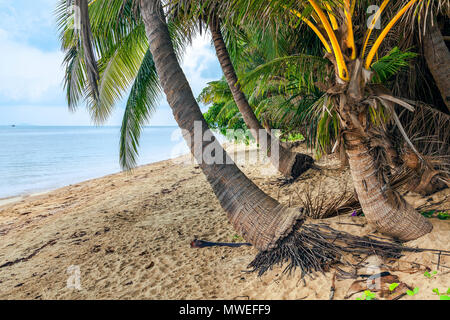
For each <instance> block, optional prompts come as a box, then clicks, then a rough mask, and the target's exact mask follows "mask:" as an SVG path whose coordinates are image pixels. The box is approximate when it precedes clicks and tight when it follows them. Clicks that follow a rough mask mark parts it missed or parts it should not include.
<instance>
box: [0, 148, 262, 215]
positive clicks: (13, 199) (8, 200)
mask: <svg viewBox="0 0 450 320" xmlns="http://www.w3.org/2000/svg"><path fill="white" fill-rule="evenodd" d="M221 145H222V147H223V148H224V149H225V150H227V152H235V153H238V155H237V156H238V157H239V153H240V152H242V151H243V150H248V151H252V150H255V149H257V146H256V145H255V144H249V145H245V144H243V143H234V142H229V141H226V142H222V143H221ZM230 155H232V154H231V153H230ZM190 156H191V154H190V153H185V154H182V155H178V156H175V157H172V158H168V159H163V160H158V161H155V162H150V163H147V164H142V165H139V166H137V167H136V168H133V169H132V170H131V172H132V171H134V170H138V169H139V168H142V167H146V166H150V165H153V164H158V163H161V162H166V161H171V160H172V161H174V162H177V161H185V159H186V157H190ZM121 173H127V171H123V170H122V171H119V172H113V173H110V174H107V175H103V176H99V177H94V178H90V179H86V180H81V181H79V182H74V183H69V184H67V185H63V186H60V187H55V188H51V189H43V190H36V191H33V192H28V193H27V192H25V193H22V194H17V195H12V196H7V197H4V198H1V197H0V209H1V208H2V207H4V206H7V205H11V204H15V203H17V202H20V201H23V200H25V199H29V198H34V197H38V196H41V195H45V194H48V193H51V192H55V191H58V190H60V189H64V188H67V187H70V186H73V185H78V184H82V183H86V182H89V181H95V180H99V179H103V178H106V177H110V176H114V175H117V174H121Z"/></svg>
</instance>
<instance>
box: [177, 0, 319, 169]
mask: <svg viewBox="0 0 450 320" xmlns="http://www.w3.org/2000/svg"><path fill="white" fill-rule="evenodd" d="M169 4H170V2H169ZM169 12H171V15H172V16H173V17H174V18H175V19H181V20H184V23H185V24H186V25H192V26H193V27H195V28H198V25H197V23H196V22H197V21H199V22H200V24H204V25H205V27H206V29H207V28H209V30H210V31H211V35H212V40H213V44H214V48H215V50H216V55H217V58H218V60H219V63H220V66H221V68H222V71H223V74H224V76H225V79H226V81H227V83H228V86H229V87H230V90H231V93H232V96H233V99H234V101H235V103H236V106H237V108H238V109H239V112H240V114H241V116H242V118H243V119H244V122H245V124H246V125H247V128H248V129H250V130H251V132H252V134H253V135H255V138H256V141H257V142H258V143H260V146H261V147H262V149H263V151H264V152H265V153H266V154H267V155H268V156H269V157H270V159H271V160H272V163H273V164H274V166H275V167H276V168H277V169H278V170H279V171H280V172H281V173H282V174H283V175H284V176H286V177H292V178H297V177H298V176H299V175H301V174H302V173H303V172H304V171H306V170H308V169H309V168H310V167H311V165H312V164H313V162H314V160H313V159H312V158H311V157H310V156H308V155H305V154H300V153H295V152H291V151H290V150H288V149H286V148H285V147H284V146H283V145H282V144H281V143H280V141H279V140H278V139H277V138H276V137H274V136H273V135H271V134H270V133H269V132H268V131H267V130H266V129H265V128H264V127H263V126H262V125H261V123H260V122H259V121H258V119H257V117H256V116H255V113H254V111H253V108H252V107H251V106H250V104H249V102H248V100H247V97H246V95H245V93H244V92H243V91H242V90H241V86H240V84H239V83H238V77H237V74H236V71H235V67H234V65H233V62H232V59H231V57H230V54H229V52H228V49H227V46H226V44H225V40H224V37H223V34H222V27H223V26H222V25H221V19H220V18H219V17H218V16H217V15H216V14H215V13H214V10H213V9H212V8H205V7H204V3H203V1H192V2H188V3H187V4H185V5H184V6H179V5H175V6H174V7H173V8H169ZM205 12H207V14H206V15H205V14H204V13H205ZM234 29H235V28H230V29H229V30H227V31H229V32H234V31H235V32H239V30H237V31H236V30H234ZM269 131H270V130H269ZM272 140H273V141H272ZM261 142H263V143H262V144H261ZM273 147H275V148H276V149H277V151H278V152H277V153H278V155H277V156H276V157H275V156H274V157H272V156H271V153H272V152H271V148H273Z"/></svg>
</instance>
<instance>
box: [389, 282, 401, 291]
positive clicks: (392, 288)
mask: <svg viewBox="0 0 450 320" xmlns="http://www.w3.org/2000/svg"><path fill="white" fill-rule="evenodd" d="M399 285H400V283H397V282H394V283H391V284H390V285H389V291H394V290H395V288H397V287H398V286H399Z"/></svg>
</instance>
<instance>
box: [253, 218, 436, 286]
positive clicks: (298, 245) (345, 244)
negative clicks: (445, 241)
mask: <svg viewBox="0 0 450 320" xmlns="http://www.w3.org/2000/svg"><path fill="white" fill-rule="evenodd" d="M402 251H408V252H422V251H433V250H428V249H421V248H409V247H404V246H403V245H402V244H401V243H397V242H394V241H390V240H386V239H382V238H378V237H375V236H364V237H359V236H354V235H351V234H349V233H346V232H342V231H338V230H335V229H333V228H331V227H330V226H328V225H326V224H310V223H308V224H304V225H301V222H299V223H298V224H297V226H296V228H295V231H293V232H292V233H291V234H289V235H288V236H287V237H285V238H284V239H282V240H279V242H278V244H277V247H276V248H275V249H272V250H268V251H261V252H259V253H258V254H257V256H256V257H255V259H254V260H253V261H252V262H251V263H250V264H249V266H248V268H250V269H251V270H250V271H249V272H258V276H262V275H263V274H264V273H265V272H266V271H268V270H271V269H272V268H273V267H274V266H276V265H280V266H281V265H284V264H287V266H286V267H285V269H284V271H283V272H284V273H286V272H287V273H290V272H291V271H293V270H294V269H296V268H299V269H300V271H301V273H302V275H301V277H302V278H304V276H305V275H307V274H310V273H313V272H325V271H327V270H328V269H329V268H330V267H332V265H333V264H337V263H343V264H346V265H351V264H350V263H349V262H348V261H345V259H344V257H343V256H344V254H346V253H350V254H355V255H378V256H381V257H386V258H399V257H401V256H402Z"/></svg>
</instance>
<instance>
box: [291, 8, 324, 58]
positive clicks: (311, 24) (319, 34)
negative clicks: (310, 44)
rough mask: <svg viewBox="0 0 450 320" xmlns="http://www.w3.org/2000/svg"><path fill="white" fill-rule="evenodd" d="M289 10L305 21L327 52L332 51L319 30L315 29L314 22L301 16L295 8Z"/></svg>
mask: <svg viewBox="0 0 450 320" xmlns="http://www.w3.org/2000/svg"><path fill="white" fill-rule="evenodd" d="M290 12H291V13H293V14H295V15H296V16H297V17H299V18H300V19H301V20H302V21H303V22H305V23H306V24H307V25H308V26H309V27H310V28H311V29H312V31H314V33H315V34H316V35H317V36H318V37H319V39H320V41H321V42H322V44H323V46H324V47H325V50H327V52H329V53H332V50H331V47H330V45H329V44H328V41H327V40H326V39H325V37H324V36H323V34H322V33H321V32H320V31H319V29H317V27H316V26H315V25H314V23H312V22H311V21H309V20H308V19H306V18H305V17H303V16H302V14H301V13H300V12H298V11H297V10H295V9H290Z"/></svg>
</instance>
